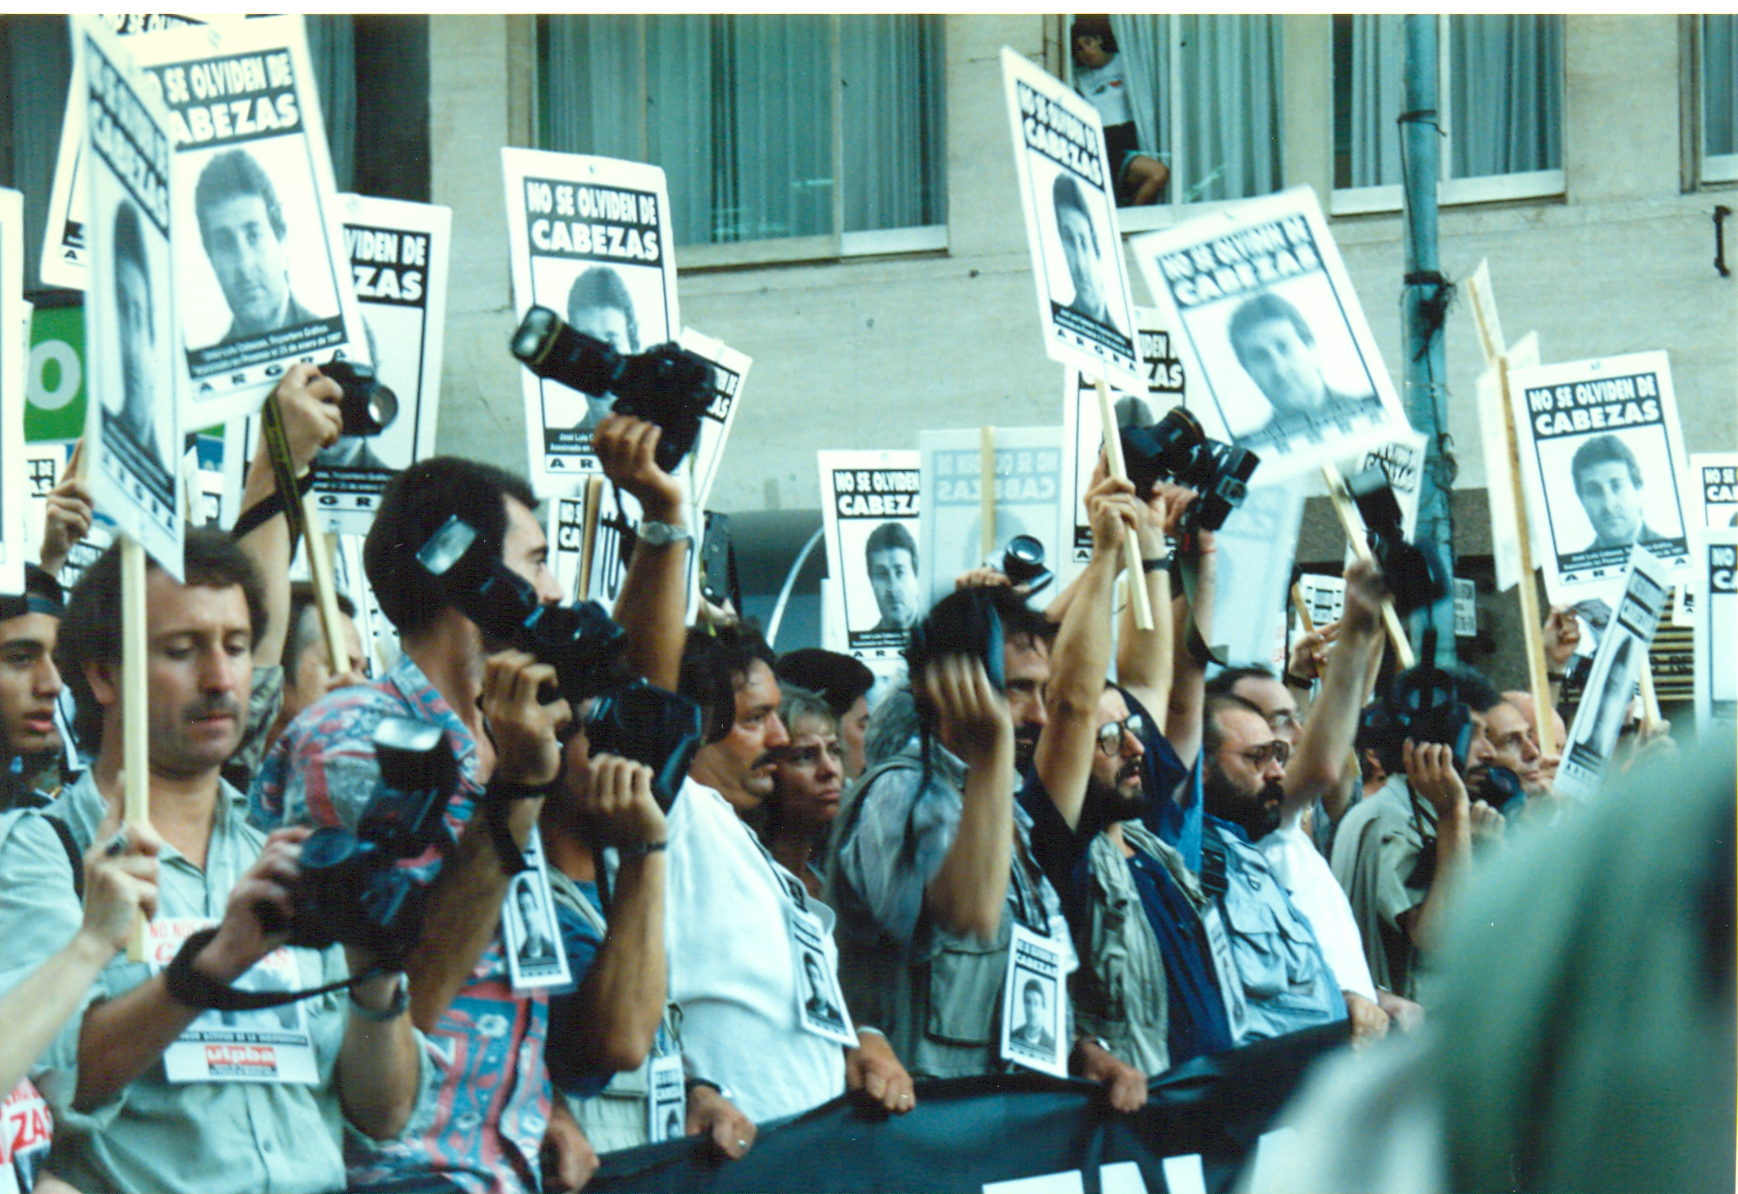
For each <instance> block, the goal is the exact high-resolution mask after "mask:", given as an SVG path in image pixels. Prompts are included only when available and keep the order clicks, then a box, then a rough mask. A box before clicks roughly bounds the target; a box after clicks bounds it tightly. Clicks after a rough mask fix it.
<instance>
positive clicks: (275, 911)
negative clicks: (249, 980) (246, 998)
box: [197, 826, 314, 983]
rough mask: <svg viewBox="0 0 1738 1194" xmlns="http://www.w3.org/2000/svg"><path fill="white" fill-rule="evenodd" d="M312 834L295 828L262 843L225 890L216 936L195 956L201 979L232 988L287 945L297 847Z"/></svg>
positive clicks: (293, 905)
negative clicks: (225, 903) (225, 900)
mask: <svg viewBox="0 0 1738 1194" xmlns="http://www.w3.org/2000/svg"><path fill="white" fill-rule="evenodd" d="M313 832H314V831H313V830H311V829H309V828H307V827H306V826H297V827H295V828H292V829H279V830H276V831H274V832H273V833H272V835H271V836H270V837H268V838H266V844H265V848H264V849H263V850H261V851H260V855H259V857H258V858H256V859H254V863H253V865H252V866H250V867H249V868H248V869H247V873H246V874H244V875H242V877H241V881H240V882H239V883H237V884H236V885H235V887H234V888H232V889H231V890H230V893H229V905H228V907H226V908H225V909H224V913H223V921H222V923H221V924H219V925H218V926H217V936H216V937H214V938H213V939H212V941H211V944H209V945H207V946H206V947H205V949H204V950H202V951H201V952H200V954H199V957H198V959H197V965H198V969H199V970H200V971H201V972H202V973H203V974H204V975H205V977H207V978H210V979H214V980H216V981H217V982H220V983H233V982H234V981H235V980H236V979H238V978H240V977H241V976H242V975H243V974H245V973H246V972H247V971H248V969H249V968H251V967H252V966H253V964H254V963H255V962H257V961H259V960H260V959H261V958H263V957H265V956H266V955H267V954H269V953H271V952H272V950H274V949H276V948H278V946H280V945H289V944H291V932H292V929H293V928H294V926H295V924H296V919H297V911H298V909H297V888H298V886H299V880H300V879H301V877H302V871H301V866H300V863H301V858H302V844H303V843H304V842H306V841H307V840H308V838H309V837H310V836H312V834H313ZM297 944H300V943H299V942H297Z"/></svg>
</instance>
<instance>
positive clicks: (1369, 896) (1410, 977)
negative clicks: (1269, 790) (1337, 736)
mask: <svg viewBox="0 0 1738 1194" xmlns="http://www.w3.org/2000/svg"><path fill="white" fill-rule="evenodd" d="M1418 804H1419V805H1420V807H1419V809H1418V817H1419V818H1420V819H1419V820H1416V821H1415V820H1414V815H1413V807H1412V806H1413V801H1412V797H1411V790H1410V788H1408V786H1407V783H1406V776H1405V775H1393V776H1390V777H1389V778H1388V781H1387V782H1386V783H1384V784H1383V785H1382V786H1381V788H1379V789H1377V791H1376V793H1375V794H1374V795H1373V796H1366V797H1365V798H1364V799H1363V800H1361V801H1359V802H1358V803H1357V804H1356V805H1354V806H1353V807H1352V809H1351V811H1349V812H1348V813H1346V815H1345V816H1344V817H1342V818H1340V827H1339V829H1338V830H1337V831H1336V833H1335V836H1334V856H1333V860H1332V862H1333V870H1334V878H1336V879H1338V880H1339V881H1340V886H1341V887H1343V888H1345V890H1346V898H1347V900H1349V901H1350V902H1351V905H1352V916H1353V918H1354V919H1355V920H1356V921H1357V924H1358V934H1359V936H1360V937H1361V938H1363V942H1364V959H1365V960H1366V961H1367V962H1368V963H1369V964H1370V977H1371V979H1372V980H1373V981H1374V982H1375V984H1376V985H1377V986H1378V987H1380V988H1382V989H1383V990H1386V991H1392V992H1394V993H1395V994H1396V995H1402V996H1405V997H1406V998H1408V999H1411V998H1413V997H1414V996H1415V995H1416V992H1417V983H1416V978H1417V976H1416V974H1415V973H1414V970H1415V965H1414V963H1415V960H1416V958H1415V953H1414V950H1413V947H1412V940H1411V938H1410V936H1408V934H1407V933H1406V931H1405V930H1404V929H1402V928H1401V927H1400V918H1401V917H1402V916H1404V915H1405V914H1406V913H1407V912H1410V911H1411V910H1412V909H1414V908H1416V907H1418V905H1420V904H1422V903H1423V902H1424V897H1425V896H1426V895H1428V894H1429V890H1430V889H1429V885H1428V884H1427V883H1426V884H1418V885H1415V884H1414V883H1413V882H1409V880H1412V879H1413V877H1414V872H1415V871H1416V869H1417V867H1418V865H1419V859H1420V856H1421V855H1422V854H1423V853H1424V849H1425V845H1424V836H1425V835H1424V831H1428V832H1431V833H1434V830H1435V825H1436V820H1435V812H1434V810H1432V809H1431V808H1430V807H1429V802H1428V801H1419V802H1418Z"/></svg>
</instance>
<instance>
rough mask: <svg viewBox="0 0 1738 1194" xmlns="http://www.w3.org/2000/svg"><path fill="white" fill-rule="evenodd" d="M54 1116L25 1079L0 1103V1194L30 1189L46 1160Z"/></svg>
mask: <svg viewBox="0 0 1738 1194" xmlns="http://www.w3.org/2000/svg"><path fill="white" fill-rule="evenodd" d="M53 1135H54V1117H53V1115H51V1114H50V1113H49V1110H48V1103H47V1101H46V1100H45V1099H43V1097H42V1095H41V1094H39V1093H38V1092H37V1089H36V1087H34V1086H32V1085H31V1084H30V1081H29V1080H28V1079H26V1080H25V1081H23V1082H20V1083H19V1084H18V1087H17V1089H16V1090H14V1091H13V1092H12V1093H11V1094H9V1095H7V1096H6V1101H5V1102H4V1103H0V1194H18V1191H20V1190H29V1189H33V1188H34V1187H35V1185H36V1178H37V1175H38V1174H40V1173H41V1172H42V1165H43V1162H45V1161H47V1160H48V1146H49V1141H50V1140H51V1138H52V1137H53Z"/></svg>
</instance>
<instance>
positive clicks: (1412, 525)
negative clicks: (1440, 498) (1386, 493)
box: [1340, 428, 1425, 539]
mask: <svg viewBox="0 0 1738 1194" xmlns="http://www.w3.org/2000/svg"><path fill="white" fill-rule="evenodd" d="M1424 444H1425V439H1424V436H1422V435H1420V434H1419V433H1418V432H1416V431H1413V430H1412V429H1411V428H1407V429H1405V430H1403V431H1402V432H1401V433H1400V434H1399V435H1396V436H1395V437H1394V438H1393V439H1391V440H1389V441H1388V442H1387V443H1385V444H1376V445H1373V446H1372V447H1369V448H1366V449H1364V450H1363V451H1361V452H1357V453H1354V454H1353V455H1352V456H1349V457H1347V458H1346V459H1345V460H1343V461H1341V463H1340V471H1341V472H1342V473H1344V474H1345V475H1346V476H1348V477H1355V476H1357V475H1358V474H1359V473H1361V472H1363V471H1364V470H1365V469H1369V468H1380V469H1381V470H1382V471H1383V472H1384V473H1386V474H1388V484H1389V486H1391V487H1392V488H1393V490H1394V501H1395V502H1396V503H1397V504H1398V505H1399V507H1400V529H1401V530H1403V531H1404V532H1406V538H1407V539H1411V538H1412V535H1413V532H1414V531H1415V530H1417V529H1418V493H1419V490H1420V488H1421V486H1422V484H1423V481H1424Z"/></svg>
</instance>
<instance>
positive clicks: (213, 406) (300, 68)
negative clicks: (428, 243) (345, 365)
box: [129, 16, 368, 427]
mask: <svg viewBox="0 0 1738 1194" xmlns="http://www.w3.org/2000/svg"><path fill="white" fill-rule="evenodd" d="M129 47H130V48H132V49H135V50H136V52H137V57H138V60H139V62H140V64H141V65H142V66H143V67H145V68H146V70H147V72H148V73H149V74H150V75H151V76H152V77H153V78H154V79H156V80H157V83H158V85H159V87H160V88H161V92H160V94H161V97H162V100H163V102H164V103H165V104H166V105H167V106H168V109H169V119H170V122H171V137H172V139H173V141H174V144H175V160H174V167H173V168H174V171H175V187H174V194H175V205H176V220H177V236H176V240H175V271H176V273H175V276H176V281H177V288H178V298H179V302H180V310H181V323H182V340H181V341H180V342H179V343H180V344H181V346H182V352H183V365H182V367H183V369H184V370H185V372H186V375H187V379H188V380H189V382H190V383H191V385H190V386H189V387H188V389H187V391H186V394H185V395H184V397H183V402H184V403H185V404H186V410H185V412H184V415H183V419H184V422H185V423H186V424H187V425H188V426H190V427H209V426H213V425H215V424H217V423H222V422H227V421H228V420H229V419H232V418H235V417H236V416H238V415H245V414H252V413H254V412H256V411H257V410H258V409H259V406H260V403H261V402H263V401H264V400H265V397H266V395H267V394H269V393H271V391H272V387H273V386H275V385H277V382H278V378H279V377H280V376H282V375H283V372H284V370H285V369H287V368H288V367H289V366H290V365H292V364H294V363H295V362H297V361H309V360H315V359H316V358H318V359H320V360H332V359H335V358H339V357H342V358H344V359H347V360H360V361H364V362H366V361H367V360H368V346H367V341H366V338H365V336H364V333H363V329H362V316H361V312H360V311H359V310H358V308H357V305H356V290H355V287H354V286H353V285H352V283H351V280H350V279H351V270H350V260H349V257H348V255H347V254H346V253H345V251H344V230H343V222H342V219H343V213H342V208H341V207H340V205H339V203H338V198H337V189H336V187H335V186H334V185H333V181H332V159H331V155H330V152H329V150H328V149H327V145H326V128H325V125H324V123H323V122H322V120H321V118H320V102H319V88H318V86H317V84H316V81H315V77H314V71H313V65H312V63H311V62H310V61H309V58H308V43H307V37H306V35H305V33H304V30H303V26H302V18H301V17H299V16H292V17H267V18H260V19H257V20H247V21H232V22H225V23H222V24H219V25H211V26H205V27H199V28H188V29H175V30H169V31H167V32H164V33H158V34H154V35H152V36H150V37H147V38H139V39H136V40H135V41H134V42H131V43H129Z"/></svg>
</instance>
